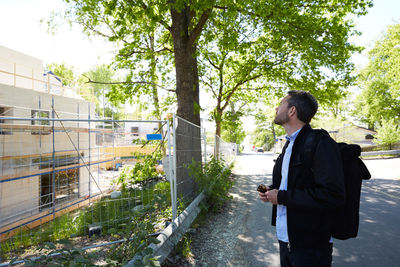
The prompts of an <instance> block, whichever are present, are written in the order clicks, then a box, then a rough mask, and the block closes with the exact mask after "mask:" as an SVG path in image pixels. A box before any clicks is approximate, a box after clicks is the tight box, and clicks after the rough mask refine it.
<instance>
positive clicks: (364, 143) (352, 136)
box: [275, 124, 376, 153]
mask: <svg viewBox="0 0 400 267" xmlns="http://www.w3.org/2000/svg"><path fill="white" fill-rule="evenodd" d="M325 130H327V131H328V132H329V134H330V136H331V137H332V138H333V139H334V140H335V141H336V142H346V143H349V144H357V145H359V146H361V148H368V147H371V146H375V145H376V144H375V143H374V142H373V141H374V136H375V135H376V132H375V131H371V130H368V129H366V128H364V127H361V126H357V125H354V124H345V126H343V127H339V128H336V129H325ZM277 139H278V141H277V142H276V144H275V151H276V152H279V153H280V151H282V148H283V146H284V145H285V142H286V138H285V135H281V136H278V137H277Z"/></svg>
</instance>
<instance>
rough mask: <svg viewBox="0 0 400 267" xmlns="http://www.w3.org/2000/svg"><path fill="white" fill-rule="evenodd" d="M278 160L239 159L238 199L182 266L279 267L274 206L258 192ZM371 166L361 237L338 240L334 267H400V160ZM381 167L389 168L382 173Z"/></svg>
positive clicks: (200, 236)
mask: <svg viewBox="0 0 400 267" xmlns="http://www.w3.org/2000/svg"><path fill="white" fill-rule="evenodd" d="M273 158H274V156H273V155H272V154H270V153H265V154H255V153H248V154H242V155H240V156H239V157H238V159H237V163H236V165H235V169H234V173H235V175H236V184H235V185H234V187H233V189H232V192H231V195H232V196H233V200H232V201H230V203H229V204H228V205H227V207H226V208H225V209H224V210H223V211H222V212H221V213H219V214H217V215H211V216H210V217H209V218H208V222H207V224H205V225H204V226H202V227H201V228H199V229H198V230H197V233H195V234H194V235H193V236H192V252H193V254H194V257H193V259H192V261H191V263H186V264H179V265H177V266H235V267H236V266H249V267H257V266H260V267H261V266H268V267H275V266H279V252H278V243H277V240H276V237H275V228H274V227H272V226H271V224H270V221H271V206H270V204H268V203H263V202H262V201H260V200H259V199H258V194H257V192H256V187H257V185H258V184H259V183H265V184H269V183H270V182H271V172H272V166H273ZM367 165H368V166H369V167H370V168H371V173H372V174H373V179H372V180H370V181H366V182H364V184H363V190H362V200H361V211H360V231H359V236H358V237H357V238H356V239H353V240H347V241H336V240H335V242H334V257H333V266H334V267H342V266H343V267H344V266H363V267H364V266H379V267H386V266H387V267H393V266H400V242H399V236H400V213H399V205H400V204H399V202H400V180H398V179H396V177H395V174H394V173H395V170H396V171H397V169H398V167H397V166H400V159H394V160H392V161H391V162H390V164H388V161H387V160H380V162H376V161H368V162H367ZM380 166H384V168H382V170H381V171H379V169H380ZM388 168H389V170H388ZM391 168H392V171H390V169H391ZM380 174H382V175H380ZM388 174H390V175H391V176H390V175H388ZM385 175H386V176H389V178H390V179H386V177H385ZM399 178H400V177H399Z"/></svg>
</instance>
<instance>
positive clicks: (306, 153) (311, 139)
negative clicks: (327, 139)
mask: <svg viewBox="0 0 400 267" xmlns="http://www.w3.org/2000/svg"><path fill="white" fill-rule="evenodd" d="M323 135H328V136H329V133H328V132H327V131H326V130H324V129H312V130H311V131H310V132H309V133H308V135H307V137H306V141H305V142H304V147H303V153H302V161H303V162H304V164H305V166H307V167H308V168H310V169H311V168H312V163H313V162H312V161H313V158H314V153H315V149H316V147H317V144H318V142H319V140H320V138H321V137H322V136H323Z"/></svg>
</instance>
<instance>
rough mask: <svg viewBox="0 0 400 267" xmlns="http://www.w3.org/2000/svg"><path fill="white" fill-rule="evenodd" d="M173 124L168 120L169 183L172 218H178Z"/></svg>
mask: <svg viewBox="0 0 400 267" xmlns="http://www.w3.org/2000/svg"><path fill="white" fill-rule="evenodd" d="M170 127H171V125H170V122H169V120H168V121H167V132H168V133H167V135H168V172H169V173H168V176H169V184H170V187H171V207H172V220H175V218H176V202H175V201H174V199H175V188H174V182H173V180H174V179H173V178H172V176H174V174H175V171H174V170H173V166H174V165H173V156H172V153H171V151H172V150H171V129H170Z"/></svg>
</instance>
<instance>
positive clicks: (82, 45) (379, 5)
mask: <svg viewBox="0 0 400 267" xmlns="http://www.w3.org/2000/svg"><path fill="white" fill-rule="evenodd" d="M64 9H65V4H64V3H63V1H61V0H0V25H2V26H1V27H0V45H3V46H6V47H8V48H11V49H14V50H17V51H19V52H22V53H25V54H28V55H30V56H33V57H36V58H40V59H42V60H43V61H44V63H45V64H46V63H51V62H65V63H66V64H67V65H70V66H74V68H75V70H77V71H78V72H83V71H86V70H89V69H90V68H91V67H93V66H95V65H97V64H101V63H107V62H109V61H110V60H111V58H112V54H111V53H110V52H112V51H113V47H112V46H111V45H109V44H107V43H106V42H104V41H103V39H101V38H93V37H92V39H89V38H88V37H87V36H85V35H84V34H82V32H81V29H80V28H79V27H78V26H73V27H72V28H71V27H70V26H69V25H67V24H64V25H62V26H61V27H60V28H59V30H58V31H57V33H56V34H54V35H50V34H48V33H47V26H46V25H45V24H41V23H40V20H41V19H46V18H48V17H49V15H50V13H51V12H52V11H62V10H64ZM399 11H400V0H375V1H374V7H372V8H371V9H370V10H369V13H368V14H367V15H366V16H363V17H361V18H357V19H356V20H355V21H356V25H357V29H358V30H359V31H361V32H362V36H360V37H357V38H352V39H351V41H352V42H355V43H356V44H358V45H362V46H365V47H370V46H371V45H372V42H373V41H374V40H376V39H377V38H378V37H379V36H380V34H381V33H382V31H383V30H384V29H385V27H386V26H387V25H390V24H394V23H396V22H397V23H399V22H400V12H399ZM363 54H366V53H365V52H364V53H363ZM353 61H354V62H355V63H356V65H358V66H362V65H365V63H366V62H367V59H366V57H365V56H363V55H355V56H353Z"/></svg>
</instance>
